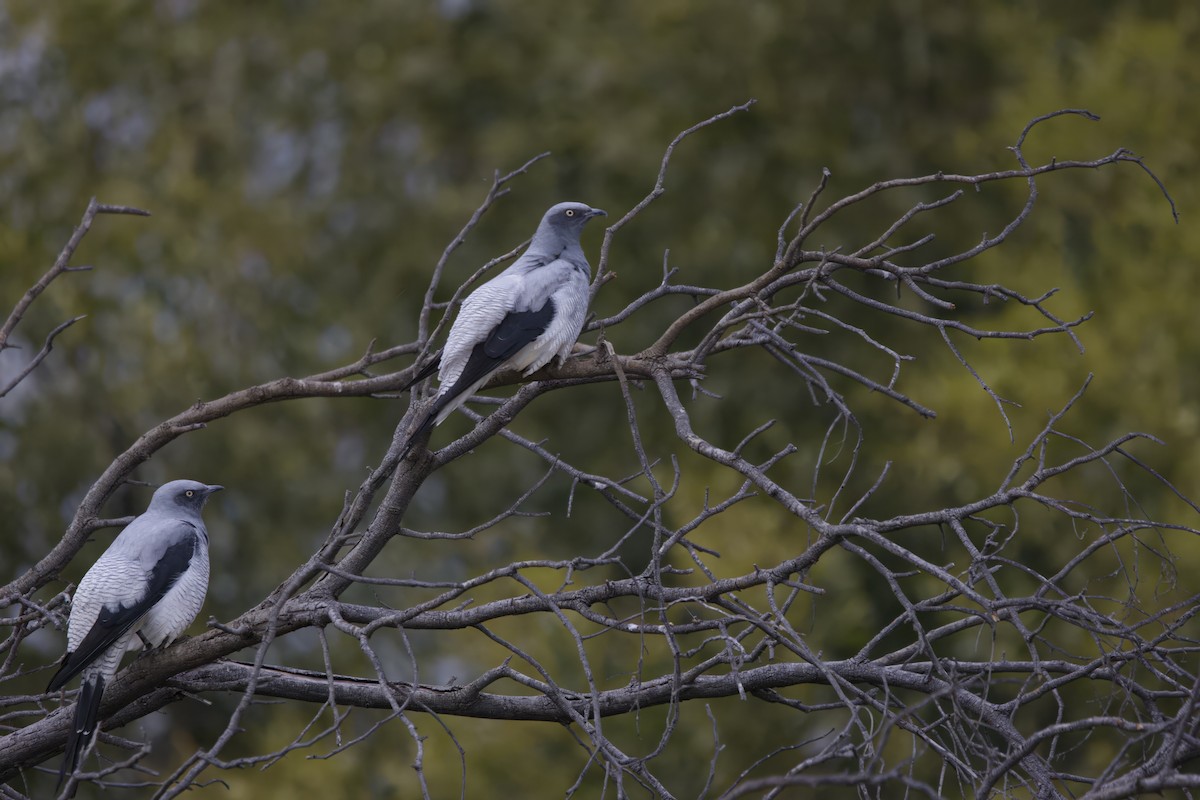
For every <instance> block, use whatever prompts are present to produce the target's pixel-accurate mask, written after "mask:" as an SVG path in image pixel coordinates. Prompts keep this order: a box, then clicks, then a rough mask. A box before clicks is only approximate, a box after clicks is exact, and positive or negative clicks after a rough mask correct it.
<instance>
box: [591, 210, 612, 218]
mask: <svg viewBox="0 0 1200 800" xmlns="http://www.w3.org/2000/svg"><path fill="white" fill-rule="evenodd" d="M607 216H608V212H607V211H605V210H604V209H603V208H593V209H592V210H591V211H589V212H588V219H591V218H592V217H607Z"/></svg>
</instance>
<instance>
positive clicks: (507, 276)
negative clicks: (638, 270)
mask: <svg viewBox="0 0 1200 800" xmlns="http://www.w3.org/2000/svg"><path fill="white" fill-rule="evenodd" d="M598 216H607V213H606V212H604V211H602V210H600V209H598V208H592V207H591V206H588V205H586V204H584V203H559V204H557V205H554V206H551V207H550V209H549V210H548V211H547V212H546V214H545V215H544V216H543V217H542V221H541V224H539V225H538V228H537V231H536V232H535V233H534V234H533V239H532V240H531V241H530V243H529V247H528V248H526V250H525V252H524V253H523V254H521V257H520V258H518V259H517V260H516V261H515V262H513V264H512V266H510V267H509V268H508V269H506V270H504V271H503V272H501V273H500V274H499V275H497V276H496V277H495V278H492V279H491V280H490V281H488V282H487V283H485V284H483V285H482V286H480V287H479V288H478V289H476V290H475V291H473V292H471V294H469V295H468V296H467V299H466V300H464V301H463V304H462V309H461V310H460V311H459V312H458V317H457V318H456V319H455V320H454V324H453V325H452V326H451V327H450V333H449V335H448V336H447V337H446V346H445V348H444V349H443V350H442V355H441V360H440V367H439V362H437V361H434V362H432V363H431V364H429V365H427V366H426V367H425V368H424V369H423V370H422V371H421V372H420V373H419V374H418V375H417V376H416V378H414V379H413V381H412V382H411V383H410V384H409V385H410V386H411V385H412V383H416V382H417V381H420V380H422V379H424V378H426V377H428V376H429V375H430V374H431V373H432V372H433V370H434V369H435V368H437V369H438V385H439V389H438V393H437V395H436V396H435V397H434V399H433V402H431V403H430V404H429V407H428V408H427V409H425V410H424V412H423V413H422V417H421V421H420V423H419V424H418V425H417V426H416V428H415V429H414V430H413V433H412V434H411V435H410V436H409V438H408V441H407V442H406V443H405V445H404V450H403V451H402V454H401V458H403V457H404V454H407V453H408V451H409V449H410V448H411V447H412V446H413V444H414V443H415V442H416V441H418V440H419V439H420V438H421V437H423V436H425V435H427V434H428V433H429V431H430V430H432V429H433V427H434V426H435V425H439V424H441V422H442V420H444V419H445V418H446V417H447V416H449V414H450V412H451V411H453V410H454V409H456V408H458V407H459V406H460V405H462V404H463V403H464V402H465V401H466V400H467V398H469V397H470V396H471V395H472V394H474V393H475V391H476V390H477V389H478V388H479V387H480V386H482V385H483V384H484V383H485V382H486V381H487V379H488V378H490V377H491V376H492V375H493V374H494V373H496V372H500V371H503V370H509V369H515V370H524V374H525V375H532V374H533V373H535V372H537V371H538V370H539V369H541V368H542V367H544V366H546V364H548V363H550V360H551V359H553V358H555V357H557V358H558V361H559V363H560V364H561V363H562V362H563V361H564V360H566V358H567V356H568V355H570V354H571V347H572V346H573V345H574V344H575V340H576V339H578V338H579V334H580V332H581V331H582V330H583V321H584V319H585V318H586V317H587V305H588V284H589V282H590V280H591V274H592V271H591V268H590V267H589V266H588V261H587V257H586V256H584V254H583V248H582V247H581V246H580V244H579V237H580V234H582V233H583V226H584V225H586V224H587V222H588V220H590V219H591V218H592V217H598Z"/></svg>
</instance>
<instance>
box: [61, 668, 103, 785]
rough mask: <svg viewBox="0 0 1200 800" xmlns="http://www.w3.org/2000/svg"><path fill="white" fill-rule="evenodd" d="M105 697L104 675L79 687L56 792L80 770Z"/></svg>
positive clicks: (86, 679)
mask: <svg viewBox="0 0 1200 800" xmlns="http://www.w3.org/2000/svg"><path fill="white" fill-rule="evenodd" d="M103 696H104V676H103V675H92V676H89V677H86V678H84V679H83V683H81V684H80V686H79V699H78V700H76V701H75V718H74V720H72V722H71V732H70V734H69V735H68V736H67V749H66V751H65V752H64V753H63V763H62V766H61V767H60V768H59V770H58V786H57V787H56V788H55V790H54V791H55V792H57V791H59V790H60V789H62V785H63V782H64V781H65V780H66V779H67V776H68V775H73V774H75V770H77V769H78V768H79V761H80V758H81V757H82V756H83V751H84V750H86V749H87V746H88V744H89V743H90V742H91V741H92V734H94V733H95V732H96V723H97V721H98V718H99V716H100V698H102V697H103ZM71 794H72V795H73V794H74V792H71ZM68 796H70V795H68Z"/></svg>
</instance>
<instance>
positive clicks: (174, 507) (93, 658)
mask: <svg viewBox="0 0 1200 800" xmlns="http://www.w3.org/2000/svg"><path fill="white" fill-rule="evenodd" d="M221 488H222V487H220V486H215V485H214V486H209V485H206V484H203V483H198V482H196V481H186V480H184V481H171V482H170V483H167V484H164V485H162V486H161V487H159V488H158V490H157V491H155V492H154V496H153V497H152V498H151V499H150V506H149V508H147V509H146V513H144V514H142V515H141V516H139V517H137V518H135V519H134V520H133V522H131V523H129V525H128V526H126V528H125V530H123V531H121V533H120V534H118V535H117V538H116V539H114V540H113V543H112V544H110V545H109V546H108V549H107V550H105V551H104V553H103V555H101V556H100V558H99V559H97V561H96V563H95V564H93V565H92V568H91V569H89V570H88V571H87V574H86V575H84V576H83V580H81V581H80V582H79V588H78V589H76V590H75V597H74V599H73V600H72V602H71V616H70V618H69V620H68V621H67V653H66V655H65V656H63V660H62V666H61V667H60V668H59V670H58V672H57V673H55V675H54V677H53V678H51V679H50V685H49V686H47V687H46V691H48V692H53V691H57V690H58V689H61V688H62V687H63V685H65V684H66V682H67V681H69V680H70V679H71V678H73V677H75V676H76V675H79V674H81V673H82V675H83V680H82V682H81V684H80V689H79V699H78V700H77V702H76V704H75V719H74V724H73V725H72V727H71V732H70V734H69V735H68V737H67V747H66V753H65V754H64V756H63V764H62V768H61V769H60V770H59V773H58V785H59V787H60V788H61V787H62V783H63V780H65V779H66V776H67V775H70V774H74V772H75V770H76V768H77V767H78V766H79V759H80V756H81V755H82V754H83V751H84V750H85V749H86V748H87V746H88V744H89V743H90V742H91V739H92V735H93V734H94V733H95V731H96V724H97V722H98V720H97V716H98V714H99V711H100V699H101V698H102V697H103V696H104V687H105V685H106V684H107V683H109V682H110V681H111V680H112V678H113V676H114V675H116V674H117V668H118V667H119V666H120V664H121V657H122V656H123V655H124V654H125V652H126V651H127V650H136V649H138V647H139V646H144V647H146V648H147V649H149V648H151V647H159V646H164V647H165V646H166V645H168V644H170V643H171V642H173V641H175V639H176V638H177V637H178V636H179V634H181V633H183V632H184V630H186V629H187V627H188V625H190V624H191V623H192V620H194V619H195V618H196V614H197V613H198V612H199V611H200V606H201V605H202V604H203V603H204V595H205V593H206V592H207V591H208V531H207V529H206V528H205V527H204V520H203V519H201V518H200V511H201V509H203V508H204V503H205V501H206V500H208V497H209V495H211V494H212V493H213V492H217V491H220V490H221Z"/></svg>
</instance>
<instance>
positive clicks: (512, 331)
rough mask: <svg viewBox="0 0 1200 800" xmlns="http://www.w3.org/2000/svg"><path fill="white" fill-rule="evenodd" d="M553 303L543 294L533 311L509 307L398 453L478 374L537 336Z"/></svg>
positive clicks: (550, 314)
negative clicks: (538, 304) (541, 299)
mask: <svg viewBox="0 0 1200 800" xmlns="http://www.w3.org/2000/svg"><path fill="white" fill-rule="evenodd" d="M554 313H555V307H554V300H553V298H547V300H546V302H545V303H543V304H542V307H541V308H539V309H537V310H535V311H510V312H508V313H507V314H505V315H504V319H502V320H500V324H499V325H497V326H496V327H495V328H494V329H493V330H492V332H491V333H489V334H488V337H487V338H486V339H484V340H483V341H482V342H480V343H479V344H477V345H475V347H474V348H473V349H472V350H471V355H470V356H469V357H468V358H467V363H466V366H464V367H463V371H462V374H461V375H459V376H458V380H456V381H455V382H454V385H453V386H451V387H450V389H449V390H447V391H445V392H443V393H441V394H440V395H439V396H438V398H437V399H436V400H434V402H433V403H432V404H431V405H430V408H429V410H428V411H427V412H425V418H424V419H423V420H421V424H420V425H418V426H417V427H416V429H415V430H414V431H413V433H412V436H410V437H408V442H406V443H405V445H404V450H403V451H401V453H400V457H401V458H404V456H406V455H408V451H409V450H410V449H411V448H412V446H413V445H414V444H416V443H417V442H418V441H420V440H421V438H422V437H423V436H425V435H426V434H428V433H429V432H430V431H431V430H433V426H434V424H435V423H436V420H437V416H438V414H440V413H441V411H442V409H443V408H445V407H446V406H447V405H449V404H450V403H452V402H454V400H455V399H456V398H457V397H458V396H459V395H460V394H462V393H463V392H465V391H466V390H467V389H468V388H470V387H471V386H473V385H474V384H475V382H476V381H478V380H479V379H480V378H484V377H487V376H488V375H490V374H491V373H493V372H495V371H496V370H497V369H499V368H500V366H501V365H502V364H504V362H505V361H507V360H508V359H510V358H512V357H513V356H515V355H516V354H517V353H519V352H520V351H521V348H522V347H525V346H526V345H527V344H529V343H530V342H532V341H534V340H535V339H537V338H538V337H539V336H541V335H542V334H543V333H545V332H546V329H547V328H549V327H550V322H551V321H552V320H553V319H554Z"/></svg>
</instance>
